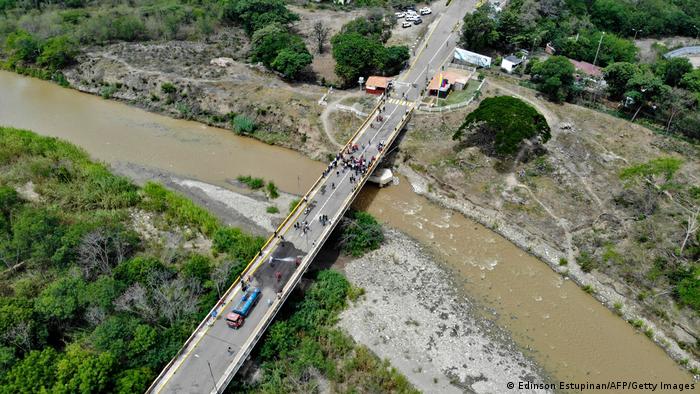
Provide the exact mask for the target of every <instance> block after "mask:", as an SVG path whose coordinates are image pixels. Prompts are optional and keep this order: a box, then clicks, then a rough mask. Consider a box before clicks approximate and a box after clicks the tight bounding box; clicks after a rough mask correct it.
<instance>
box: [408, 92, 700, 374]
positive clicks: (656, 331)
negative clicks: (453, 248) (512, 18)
mask: <svg viewBox="0 0 700 394" xmlns="http://www.w3.org/2000/svg"><path fill="white" fill-rule="evenodd" d="M502 94H506V95H512V96H516V97H520V98H522V99H523V100H525V101H526V102H528V103H530V104H531V105H533V106H535V107H536V108H537V110H538V111H540V112H541V113H542V114H543V115H544V116H545V117H546V118H547V121H548V123H549V125H550V127H551V128H552V139H551V140H550V141H549V142H548V143H547V144H546V145H545V148H546V149H547V153H546V154H545V155H543V156H542V157H539V158H537V159H534V160H531V161H530V162H527V163H518V162H516V163H505V164H502V163H499V162H498V160H496V159H494V158H492V157H488V156H487V155H484V154H483V153H482V152H480V151H479V150H478V149H477V148H475V147H459V146H457V144H458V142H456V141H452V140H451V135H452V132H451V130H454V129H456V128H457V127H459V125H460V124H461V122H462V121H463V119H464V117H465V115H466V113H468V112H469V111H471V110H472V109H473V108H475V107H476V105H478V103H475V104H472V106H471V107H470V108H467V109H464V110H460V111H457V112H454V113H450V114H445V115H443V116H442V117H440V119H434V118H430V117H427V116H424V115H419V116H418V117H417V118H416V119H414V120H413V126H414V127H412V128H410V129H409V131H408V132H407V137H406V138H405V141H404V144H403V145H402V148H403V149H402V152H401V155H402V156H401V157H400V158H399V160H397V161H400V162H401V164H400V165H399V166H400V172H401V173H403V174H404V175H405V176H406V177H407V178H408V179H409V180H410V182H411V185H412V188H413V190H414V192H416V193H418V194H420V195H422V196H425V197H426V198H428V199H429V200H431V201H432V202H434V203H437V204H439V205H441V206H443V207H445V208H448V209H452V210H455V211H457V212H461V213H462V214H464V215H465V216H466V217H469V218H471V219H473V220H475V221H477V222H479V223H481V224H483V225H484V226H486V227H488V228H490V229H491V230H493V231H495V232H497V233H499V234H501V235H502V236H503V237H505V238H507V239H508V240H509V241H511V242H513V243H514V244H515V245H517V246H518V247H519V248H521V249H522V250H524V251H527V252H528V253H530V254H532V255H534V256H536V257H538V258H539V259H540V260H541V261H544V262H545V263H546V264H547V265H548V266H549V267H550V268H551V269H552V270H553V271H554V272H556V273H557V274H559V275H561V276H562V277H564V278H570V279H572V280H573V281H574V282H575V283H576V284H577V285H578V286H579V287H581V288H582V289H583V290H584V291H586V292H587V293H589V294H590V295H592V296H593V297H594V298H595V299H597V300H598V301H599V302H601V303H602V304H603V305H604V306H605V307H607V308H608V309H609V310H611V311H612V312H613V313H615V314H616V315H618V316H620V317H621V318H622V319H624V320H625V321H627V322H629V323H630V324H631V325H633V326H634V327H635V328H636V329H637V330H639V332H643V333H644V334H645V335H646V336H647V337H649V339H651V340H652V341H653V342H655V343H656V344H657V345H659V346H660V347H661V348H663V349H664V350H665V351H666V353H667V354H668V355H669V356H670V357H671V358H672V359H673V360H675V361H676V362H677V363H678V364H679V365H681V366H683V367H685V368H686V369H688V370H691V372H693V373H694V374H698V372H699V371H700V358H699V355H700V353H699V352H698V351H699V350H700V349H699V348H698V347H697V341H698V338H699V335H698V334H699V333H700V331H699V330H700V329H699V327H700V320H698V316H697V313H695V312H694V311H692V310H691V309H690V308H689V307H683V306H682V305H679V304H678V303H677V300H674V299H673V297H672V292H671V291H668V284H667V282H665V281H664V280H663V278H664V275H666V273H665V272H663V270H664V268H663V266H662V268H658V261H659V258H655V257H654V255H655V254H656V255H658V254H659V252H658V251H655V250H654V249H657V248H658V249H660V250H662V249H663V248H665V249H667V250H672V248H673V247H674V243H675V242H676V239H677V237H678V234H679V231H681V230H682V227H683V226H679V223H678V221H674V220H673V219H669V218H673V217H675V216H682V217H685V216H684V214H683V213H676V209H677V208H675V207H673V206H669V204H667V203H665V202H664V201H663V200H654V202H652V203H650V204H653V205H654V208H653V209H652V210H651V211H647V212H644V213H643V214H642V213H640V212H637V211H635V208H636V205H635V204H637V203H635V202H630V201H631V200H635V199H639V198H642V199H643V198H644V197H636V196H635V194H634V191H632V190H629V189H628V188H627V187H626V186H625V185H624V183H623V182H621V179H620V173H621V171H623V170H624V169H625V168H628V167H630V166H632V165H635V164H639V163H643V162H645V161H648V160H649V159H651V158H654V157H660V156H661V157H663V156H667V157H669V156H670V157H677V158H679V159H680V160H682V161H681V162H682V164H683V166H682V168H681V169H680V170H679V171H678V173H677V174H676V177H675V178H674V181H677V182H679V183H681V184H682V183H688V184H689V186H692V185H693V184H696V185H697V178H696V176H695V175H694V174H697V168H698V162H697V160H696V158H697V156H696V152H697V147H694V146H692V145H690V144H688V143H685V142H683V141H678V140H673V139H671V138H669V137H666V136H661V135H655V134H653V133H651V132H650V131H649V130H647V129H645V128H643V127H640V126H638V125H634V124H631V123H629V122H626V121H625V120H622V119H617V118H613V117H611V116H609V115H605V114H600V113H596V112H594V111H591V110H588V109H585V108H581V107H578V106H574V105H570V104H565V105H564V106H557V105H555V104H551V103H548V102H546V101H544V100H541V99H539V98H538V97H537V96H536V94H535V93H534V92H533V91H531V90H530V89H526V88H522V87H519V86H515V85H512V84H509V83H508V81H505V80H503V79H499V80H497V81H488V82H487V84H486V86H485V88H484V97H489V96H495V95H502ZM630 130H633V131H634V132H630ZM499 165H500V167H499ZM501 167H507V168H501ZM673 193H674V195H675V196H676V198H680V197H679V195H680V193H681V191H676V190H674V192H673ZM671 200H672V198H671ZM640 218H641V219H640ZM677 227H681V228H680V229H678V231H675V230H674V229H676V228H677ZM645 234H651V235H650V236H649V237H650V238H649V239H653V240H654V241H653V243H652V244H651V245H650V244H649V243H646V244H645V242H646V241H643V240H644V239H645V237H647V235H645ZM662 234H663V235H662ZM682 234H685V233H682ZM640 240H642V241H640ZM681 240H682V239H681ZM678 245H680V241H678V242H677V243H675V246H676V247H677V246H678ZM582 255H583V256H590V260H591V261H592V262H591V266H592V267H593V268H591V267H585V266H584V264H583V263H581V262H582V261H584V260H583V259H582V258H581V256H582ZM690 263H692V262H690ZM669 265H670V264H669ZM654 272H656V273H654ZM669 275H670V274H669ZM653 278H656V279H653Z"/></svg>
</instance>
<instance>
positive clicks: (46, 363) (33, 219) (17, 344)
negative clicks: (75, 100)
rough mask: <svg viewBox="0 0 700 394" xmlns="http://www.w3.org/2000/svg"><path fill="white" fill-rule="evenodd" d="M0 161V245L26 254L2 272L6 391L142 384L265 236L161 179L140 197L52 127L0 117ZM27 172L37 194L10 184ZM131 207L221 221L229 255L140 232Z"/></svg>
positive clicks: (1, 367)
mask: <svg viewBox="0 0 700 394" xmlns="http://www.w3.org/2000/svg"><path fill="white" fill-rule="evenodd" d="M0 165H2V167H3V171H1V172H0V185H8V186H0V257H2V259H3V260H2V261H3V263H4V264H7V265H14V264H16V263H29V264H24V265H23V266H22V271H15V272H16V273H19V274H18V275H3V277H2V278H0V288H2V289H6V290H7V291H3V292H1V294H0V387H2V389H1V390H0V391H2V392H44V391H45V392H91V391H95V392H98V391H99V392H105V391H108V390H109V391H115V390H114V389H113V387H116V388H117V389H116V390H117V391H118V392H124V393H126V392H128V393H131V392H143V391H144V390H145V388H146V386H147V385H148V383H149V382H150V381H151V379H152V378H153V377H154V371H159V370H160V369H161V368H162V367H163V365H164V364H165V363H166V362H168V360H170V358H171V357H172V356H173V355H174V354H175V353H176V352H177V350H178V349H179V347H180V346H181V345H182V342H183V341H184V340H185V339H186V338H187V337H188V336H189V334H190V333H191V332H192V330H193V329H194V328H195V327H196V325H197V323H198V317H200V316H202V315H203V314H205V313H206V312H207V310H208V308H209V307H210V306H211V305H212V303H213V302H214V301H215V300H216V299H217V295H218V294H219V292H220V291H221V290H222V289H223V288H225V287H226V286H227V285H228V284H230V283H231V282H232V280H233V278H235V277H236V276H238V275H239V274H240V273H241V271H242V270H243V268H244V267H245V265H246V264H245V263H243V262H242V259H246V260H245V261H247V260H248V259H250V258H251V257H252V255H254V254H255V253H256V252H257V251H258V250H259V248H260V246H261V245H262V243H263V242H264V240H263V239H261V238H257V237H251V236H249V235H247V234H243V233H242V232H240V230H236V229H227V228H222V227H220V226H219V225H218V222H217V221H216V220H215V219H214V218H213V216H211V215H210V214H209V213H208V212H206V211H204V210H202V209H201V208H198V207H196V206H195V205H193V204H192V203H191V202H190V201H189V200H186V199H184V198H183V197H181V196H178V195H176V194H174V193H172V192H170V191H167V190H165V189H164V188H163V187H162V186H160V185H156V184H148V185H146V186H145V187H144V189H143V190H142V191H141V193H142V195H143V200H139V198H138V197H139V189H138V188H136V187H135V186H134V185H132V184H131V183H129V182H128V181H126V180H125V179H123V178H120V177H116V176H114V175H112V174H110V173H109V172H108V171H107V170H106V169H105V168H104V166H102V165H100V164H96V163H92V162H90V161H89V159H88V158H87V155H86V154H85V153H84V152H83V151H82V150H80V149H78V148H76V147H75V146H73V145H70V144H67V143H65V142H62V141H59V140H56V139H53V138H46V137H39V136H37V135H35V134H32V133H30V132H27V131H21V130H14V129H8V128H0ZM29 181H32V182H33V183H34V184H35V188H36V191H37V192H38V193H39V194H40V196H41V198H40V199H38V200H37V201H33V202H31V203H30V202H25V201H23V200H22V199H21V198H20V196H19V195H18V194H17V192H16V191H15V187H16V185H24V184H26V183H27V182H29ZM139 201H141V205H140V206H139V205H138V203H139ZM133 207H138V208H141V209H145V210H148V211H149V212H150V213H154V211H155V213H156V215H145V216H144V218H145V219H139V220H149V219H148V218H149V216H150V217H152V218H155V220H156V222H155V224H160V225H162V223H159V222H158V220H159V219H161V218H164V219H166V222H168V223H173V222H174V223H178V224H183V225H189V226H192V227H196V228H199V229H201V231H210V232H211V233H214V232H215V231H216V235H217V242H216V247H217V248H219V249H220V250H224V251H225V252H226V253H230V254H231V255H232V256H233V257H234V258H235V260H236V262H235V263H231V262H229V261H228V260H224V259H219V261H217V264H214V263H213V262H212V259H210V258H208V257H205V256H201V255H196V254H192V255H190V256H187V257H185V258H183V257H182V256H181V254H180V253H177V252H174V253H172V254H170V253H169V252H168V251H166V252H165V253H164V251H163V250H162V249H161V248H162V246H160V245H154V244H155V243H156V242H159V241H160V239H159V238H155V239H154V242H143V243H141V242H140V238H139V236H138V235H137V233H136V232H134V231H133V230H131V226H132V225H133V224H132V221H131V216H130V215H129V213H131V212H134V211H136V212H137V213H138V209H136V210H131V209H130V210H129V211H127V208H133ZM162 227H165V228H164V229H163V228H161V229H163V230H165V231H167V232H168V233H172V236H173V237H179V235H181V234H182V232H181V231H180V230H179V229H177V228H172V227H167V226H165V225H162ZM137 248H140V249H138V252H140V253H139V254H138V255H137V256H136V257H134V256H133V254H134V252H135V251H137V250H136V249H137ZM156 254H161V255H162V254H168V260H167V262H165V263H163V262H161V261H160V260H159V259H157V258H155V257H151V256H153V255H156ZM222 260H224V261H222ZM239 261H240V262H239ZM214 266H216V269H214V268H213V267H214ZM221 266H223V268H224V269H221V268H220V267H221ZM232 276H233V278H232ZM54 347H55V348H54ZM41 348H43V350H41V351H37V350H36V349H41Z"/></svg>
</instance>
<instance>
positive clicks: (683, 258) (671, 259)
mask: <svg viewBox="0 0 700 394" xmlns="http://www.w3.org/2000/svg"><path fill="white" fill-rule="evenodd" d="M682 167H683V161H682V160H680V159H678V158H676V157H659V158H656V159H652V160H649V161H647V162H642V163H639V164H636V165H630V166H628V167H626V168H624V169H623V170H622V171H621V172H620V180H621V181H622V182H623V184H624V186H625V191H624V192H623V193H621V194H619V195H617V196H615V203H616V205H617V206H618V207H619V208H621V209H625V210H629V212H630V213H631V217H634V222H633V226H632V234H633V237H634V240H635V241H636V245H638V247H636V248H632V249H631V252H630V253H628V254H625V255H621V254H619V253H618V252H617V251H616V246H615V242H612V241H611V242H607V241H606V240H597V241H594V242H593V243H592V244H593V245H596V244H597V245H598V246H599V247H598V248H597V250H590V252H591V253H590V254H591V259H590V260H591V261H590V264H589V268H590V269H595V268H601V269H603V268H604V269H605V270H613V271H619V270H621V271H622V276H623V277H624V278H627V279H628V280H630V281H632V280H633V281H635V283H637V284H638V285H640V286H641V287H642V288H644V289H646V290H645V291H642V292H640V293H639V294H638V298H639V300H640V301H644V302H648V303H649V304H651V305H654V304H655V300H654V299H653V298H651V299H649V300H646V298H647V297H648V296H649V295H650V294H653V293H654V292H658V290H657V289H659V288H661V289H666V292H670V293H671V295H673V297H674V298H675V299H676V301H677V302H678V303H679V304H681V305H685V306H688V307H690V308H692V309H693V310H695V311H696V312H700V275H698V273H700V231H698V223H700V222H699V221H698V220H700V216H699V215H700V187H698V186H697V185H693V184H692V179H690V180H689V179H688V178H687V177H686V176H684V175H682V174H681V169H682ZM596 252H597V253H596ZM634 261H642V262H646V263H647V264H646V265H647V267H648V268H647V269H645V270H642V271H638V270H635V271H628V272H625V271H626V270H628V268H626V267H628V265H629V264H631V263H633V262H634ZM659 316H660V317H662V318H663V317H664V316H665V314H664V313H661V312H659ZM692 345H695V346H694V348H693V349H692V350H693V351H694V352H696V353H697V354H700V347H698V346H697V344H692Z"/></svg>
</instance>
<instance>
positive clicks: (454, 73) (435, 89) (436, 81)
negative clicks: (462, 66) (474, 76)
mask: <svg viewBox="0 0 700 394" xmlns="http://www.w3.org/2000/svg"><path fill="white" fill-rule="evenodd" d="M468 83H469V75H467V74H466V73H465V72H464V71H462V70H454V69H452V70H446V71H441V72H438V73H437V74H435V76H434V77H433V79H431V80H430V83H429V84H428V94H429V95H431V96H438V97H439V98H445V97H447V94H448V93H449V92H450V90H451V89H454V90H462V89H464V87H465V86H466V85H467V84H468Z"/></svg>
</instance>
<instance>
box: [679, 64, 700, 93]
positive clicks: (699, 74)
mask: <svg viewBox="0 0 700 394" xmlns="http://www.w3.org/2000/svg"><path fill="white" fill-rule="evenodd" d="M681 87H683V88H685V89H688V90H690V91H691V92H695V93H698V95H699V96H700V68H699V69H697V70H693V71H691V72H689V73H686V74H685V75H683V78H681Z"/></svg>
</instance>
